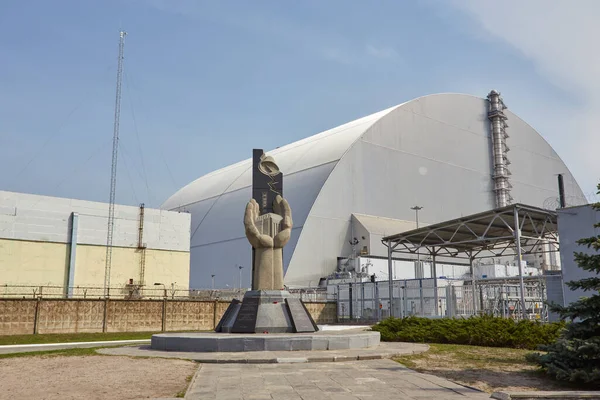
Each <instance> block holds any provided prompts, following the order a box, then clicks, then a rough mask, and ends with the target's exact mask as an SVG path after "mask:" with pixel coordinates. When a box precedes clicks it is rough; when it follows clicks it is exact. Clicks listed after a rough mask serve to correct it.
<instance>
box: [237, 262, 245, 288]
mask: <svg viewBox="0 0 600 400" xmlns="http://www.w3.org/2000/svg"><path fill="white" fill-rule="evenodd" d="M238 268H239V269H240V291H241V290H242V269H243V268H244V267H242V266H241V265H238Z"/></svg>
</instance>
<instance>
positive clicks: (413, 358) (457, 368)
mask: <svg viewBox="0 0 600 400" xmlns="http://www.w3.org/2000/svg"><path fill="white" fill-rule="evenodd" d="M429 346H430V350H429V351H427V352H425V353H421V354H412V355H407V356H402V357H398V358H396V359H395V360H396V361H398V362H399V363H401V364H403V365H405V366H407V367H408V368H411V369H414V370H416V371H419V372H423V373H428V374H432V375H437V376H441V377H444V378H447V379H450V380H452V381H455V382H458V383H461V384H464V385H467V386H471V387H475V388H477V389H480V390H484V391H486V392H488V393H491V392H495V391H500V390H513V391H515V390H516V391H526V390H577V389H578V388H576V387H573V386H568V385H566V384H563V383H559V382H555V381H553V380H551V379H550V378H548V377H547V376H546V375H545V374H544V373H542V372H541V371H540V370H539V369H538V367H537V366H536V365H535V364H532V363H529V362H528V361H526V360H525V355H526V354H528V353H531V352H532V351H531V350H520V349H507V348H499V347H479V346H463V345H454V344H430V345H429ZM580 390H583V389H580Z"/></svg>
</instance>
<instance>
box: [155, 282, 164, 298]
mask: <svg viewBox="0 0 600 400" xmlns="http://www.w3.org/2000/svg"><path fill="white" fill-rule="evenodd" d="M161 285H162V287H163V290H164V295H163V297H164V298H165V299H166V298H167V287H166V286H165V284H164V283H160V282H155V283H154V286H161Z"/></svg>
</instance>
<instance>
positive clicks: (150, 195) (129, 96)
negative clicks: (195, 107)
mask: <svg viewBox="0 0 600 400" xmlns="http://www.w3.org/2000/svg"><path fill="white" fill-rule="evenodd" d="M125 86H126V88H127V94H128V96H127V99H128V100H129V105H130V108H131V118H132V119H133V128H134V131H135V137H136V139H137V144H138V151H139V153H140V160H141V162H142V172H143V179H144V183H145V184H146V192H147V193H148V200H150V201H152V200H153V196H152V194H151V191H150V185H148V174H147V173H146V163H145V162H144V153H143V151H142V142H141V140H140V134H139V131H138V127H137V121H136V119H135V110H134V107H133V99H132V96H131V90H130V89H129V77H128V75H127V73H125Z"/></svg>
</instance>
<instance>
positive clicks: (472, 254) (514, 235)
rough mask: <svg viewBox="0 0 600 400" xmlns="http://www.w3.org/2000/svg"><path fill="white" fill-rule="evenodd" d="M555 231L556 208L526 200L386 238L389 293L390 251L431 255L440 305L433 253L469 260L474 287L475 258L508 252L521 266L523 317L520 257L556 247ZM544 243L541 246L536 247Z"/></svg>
mask: <svg viewBox="0 0 600 400" xmlns="http://www.w3.org/2000/svg"><path fill="white" fill-rule="evenodd" d="M557 231H558V228H557V217H556V212H554V211H549V210H544V209H541V208H537V207H532V206H527V205H524V204H511V205H509V206H505V207H500V208H496V209H494V210H490V211H486V212H482V213H479V214H473V215H469V216H466V217H461V218H456V219H453V220H450V221H445V222H440V223H438V224H434V225H428V226H425V227H423V228H419V229H414V230H412V231H408V232H403V233H399V234H396V235H392V236H386V237H384V238H383V239H382V240H381V241H382V242H383V244H384V245H385V246H386V247H387V248H388V273H389V276H390V278H389V291H390V293H392V291H393V281H392V254H393V253H409V254H423V253H425V254H427V253H428V254H429V255H430V256H431V257H432V267H433V288H434V299H435V304H437V303H438V292H437V269H436V257H438V256H442V257H454V258H466V259H468V260H469V267H470V268H469V269H470V274H471V285H472V287H473V288H475V277H474V273H473V260H474V259H476V258H485V257H502V256H507V255H511V254H512V255H515V256H516V260H517V265H518V267H519V286H520V289H521V293H520V295H521V296H520V297H521V310H522V314H523V319H525V317H526V308H525V284H524V282H523V265H522V255H523V254H536V253H541V252H548V251H557V250H558V236H557ZM542 244H543V245H544V246H541V247H540V245H542ZM546 245H547V246H546ZM513 249H514V250H513ZM392 302H393V298H392V297H391V296H390V315H391V313H392V307H391V306H392ZM436 315H437V307H436ZM392 316H393V315H392Z"/></svg>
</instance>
